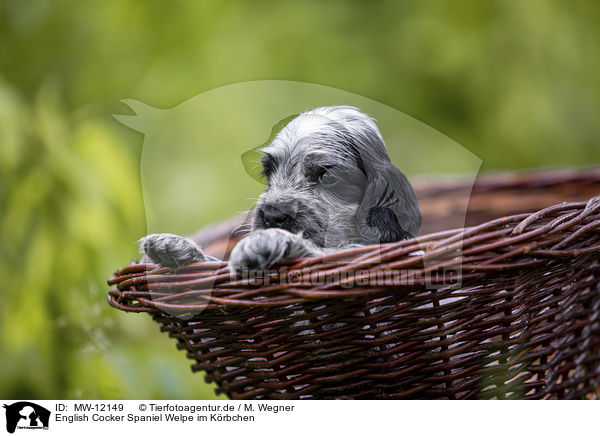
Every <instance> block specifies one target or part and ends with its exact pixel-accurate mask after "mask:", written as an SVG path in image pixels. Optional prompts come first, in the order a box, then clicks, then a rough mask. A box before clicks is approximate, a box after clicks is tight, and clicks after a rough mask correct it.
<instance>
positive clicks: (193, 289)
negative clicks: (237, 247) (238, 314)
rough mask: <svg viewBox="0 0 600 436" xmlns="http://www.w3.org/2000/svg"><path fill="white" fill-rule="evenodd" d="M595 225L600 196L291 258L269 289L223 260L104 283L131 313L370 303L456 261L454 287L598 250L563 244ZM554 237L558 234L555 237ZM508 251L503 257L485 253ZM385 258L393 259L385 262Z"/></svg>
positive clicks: (539, 179) (573, 174)
mask: <svg viewBox="0 0 600 436" xmlns="http://www.w3.org/2000/svg"><path fill="white" fill-rule="evenodd" d="M509 177H512V178H514V179H515V180H516V179H519V177H520V178H521V179H523V178H530V179H533V180H535V182H536V183H538V184H557V183H561V181H564V180H575V179H579V178H585V177H594V178H598V180H600V168H590V169H588V170H585V171H581V170H579V171H569V170H558V171H550V172H534V173H527V174H523V175H520V176H515V175H509ZM491 180H492V182H491V183H490V185H492V186H493V185H494V181H493V177H492V178H491ZM505 183H506V181H505ZM450 189H451V187H450ZM573 226H578V228H577V229H576V230H575V232H574V233H573V234H572V235H571V236H568V237H567V239H566V240H565V237H564V235H562V233H561V232H562V231H563V230H565V229H569V228H573ZM599 226H600V195H599V196H595V197H592V198H591V199H589V200H588V201H579V202H563V203H558V204H555V205H552V206H549V207H546V208H544V209H541V210H539V211H537V212H533V213H522V214H515V215H510V216H506V217H502V218H498V219H494V220H490V221H487V222H484V223H482V224H479V225H476V226H471V227H467V228H458V229H452V230H446V231H441V232H436V233H430V234H426V235H422V236H418V237H417V238H415V239H411V240H404V241H399V242H392V243H386V244H380V245H370V246H364V247H357V248H351V249H347V250H342V251H339V252H336V253H332V254H329V255H325V256H319V257H311V258H301V259H291V260H289V261H287V262H285V263H284V264H282V265H281V266H282V267H283V268H281V269H279V270H278V272H270V273H269V274H270V275H271V276H272V278H276V280H277V281H278V283H277V284H275V285H268V286H260V285H258V284H257V283H256V281H252V280H251V279H242V280H240V279H236V278H233V277H231V276H230V274H229V272H228V270H227V263H226V262H203V263H192V264H189V265H186V266H183V267H180V268H178V269H171V268H165V267H157V266H156V265H152V264H132V265H129V266H126V267H125V268H123V269H121V270H119V271H116V272H115V274H114V275H113V276H112V277H111V278H110V279H109V280H108V283H109V285H113V286H116V287H115V288H114V289H112V290H111V291H110V292H109V295H108V301H109V304H111V305H112V306H113V307H116V308H118V309H121V310H125V311H130V312H158V311H165V312H168V313H173V311H175V312H178V311H181V312H186V311H193V310H198V309H202V310H210V309H224V308H225V309H226V308H231V307H281V306H287V305H292V304H299V303H303V302H309V301H311V302H312V301H315V300H318V299H331V298H349V297H367V296H368V297H370V298H375V297H377V296H384V295H387V294H389V293H390V292H393V293H398V292H410V291H411V290H413V289H418V288H419V287H422V286H424V285H425V286H436V283H434V282H433V281H432V280H434V278H432V277H433V276H432V273H433V272H435V271H437V270H439V269H440V268H443V267H449V266H452V265H453V264H460V267H461V275H460V276H459V277H456V278H455V279H454V280H455V281H456V282H460V281H462V280H464V279H476V278H477V277H484V275H485V274H489V273H491V272H498V273H500V272H505V271H510V270H514V269H517V268H522V267H529V266H534V265H535V264H536V263H541V262H543V261H544V259H548V258H555V259H560V258H572V257H577V256H582V255H586V254H589V253H593V252H600V242H599V243H597V244H593V245H589V246H584V247H579V246H569V241H575V240H576V239H577V238H578V237H580V236H582V235H585V234H586V233H588V232H590V231H594V230H596V229H597V228H598V227H599ZM552 235H561V236H560V237H558V236H557V238H556V239H555V240H553V239H552ZM569 238H570V239H569ZM513 246H514V249H513V250H512V251H510V252H509V253H508V254H507V253H506V252H505V253H502V254H499V255H497V256H495V257H494V256H492V257H490V256H489V255H487V254H489V253H490V252H491V251H494V250H499V249H506V247H513ZM457 250H461V251H460V254H459V255H454V253H455V252H456V251H457ZM486 255H487V257H485V256H486ZM390 259H392V260H393V261H391V262H388V260H390ZM386 262H388V263H386ZM382 269H388V270H393V271H401V272H403V274H401V275H400V277H399V279H398V280H396V281H391V282H389V283H385V284H384V285H382V286H376V287H372V286H367V287H365V286H362V287H360V286H352V283H351V282H345V285H347V286H346V287H345V288H343V289H342V288H340V284H341V283H342V282H340V281H338V282H334V283H332V284H327V285H325V286H320V287H315V286H310V285H309V284H307V282H308V281H309V280H308V279H309V278H310V276H311V274H314V273H315V272H322V273H323V274H324V275H325V276H332V275H333V274H334V273H335V274H341V273H349V272H352V273H354V272H356V271H371V273H372V272H376V271H380V270H382ZM360 277H364V274H363V276H360ZM360 277H358V278H360ZM286 278H287V281H286ZM290 278H293V280H290ZM356 278H357V277H354V278H353V279H352V280H356ZM437 280H442V282H443V283H445V284H446V285H449V286H451V285H452V280H448V278H447V277H442V278H441V279H440V278H439V277H438V278H437ZM192 297H194V298H196V299H197V303H191V304H190V303H189V300H190V298H192Z"/></svg>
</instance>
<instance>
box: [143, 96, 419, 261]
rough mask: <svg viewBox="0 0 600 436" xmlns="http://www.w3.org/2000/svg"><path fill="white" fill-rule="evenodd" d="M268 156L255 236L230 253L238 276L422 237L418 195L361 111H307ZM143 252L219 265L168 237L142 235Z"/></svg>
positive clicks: (264, 161) (151, 258)
mask: <svg viewBox="0 0 600 436" xmlns="http://www.w3.org/2000/svg"><path fill="white" fill-rule="evenodd" d="M262 152H263V156H262V160H261V161H262V165H263V175H264V176H265V178H266V180H267V189H266V190H265V192H264V193H262V194H261V195H260V197H259V199H258V203H257V205H256V207H255V208H254V210H253V212H252V228H251V232H250V233H249V234H248V236H246V237H245V238H244V239H242V240H241V241H240V242H239V243H238V244H237V245H236V246H235V247H234V248H233V251H232V252H231V256H230V259H229V265H230V270H231V272H232V273H239V272H244V271H254V270H265V269H268V268H270V267H271V266H272V265H274V264H276V263H278V262H280V261H282V260H284V259H287V258H294V257H301V256H317V255H322V254H325V253H328V252H331V251H334V250H339V249H342V248H344V247H348V246H352V245H356V244H378V243H383V242H392V241H399V240H402V239H408V238H412V237H414V236H416V234H417V232H418V230H419V227H420V225H421V214H420V212H419V207H418V203H417V198H416V195H415V192H414V191H413V188H412V186H411V185H410V183H409V182H408V180H407V178H406V177H405V176H404V174H403V173H402V172H401V171H400V170H399V169H398V168H396V167H395V166H394V165H393V164H392V163H391V161H390V158H389V156H388V153H387V150H386V147H385V143H384V141H383V138H382V137H381V134H380V132H379V129H378V128H377V126H376V124H375V122H374V121H373V120H372V119H371V118H370V117H368V116H367V115H365V114H364V113H363V112H361V111H360V110H358V109H357V108H355V107H351V106H327V107H320V108H316V109H313V110H311V111H308V112H305V113H302V114H300V115H299V116H297V117H296V118H294V119H293V120H292V121H290V122H289V123H288V124H287V125H286V126H285V127H284V128H283V129H282V130H281V131H280V132H279V133H278V134H277V136H276V137H275V138H274V139H273V141H272V142H271V143H270V144H269V145H267V146H266V147H264V148H263V149H262ZM140 251H141V252H142V254H143V255H144V256H143V259H142V262H144V261H151V262H153V263H157V264H161V265H164V266H170V267H177V266H181V265H185V264H187V263H190V262H196V261H210V260H216V259H215V258H213V257H210V256H207V255H206V254H204V253H203V252H202V250H201V248H200V247H199V246H198V245H196V243H194V241H192V240H191V239H189V238H185V237H182V236H177V235H173V234H170V233H161V234H153V235H148V236H146V237H144V238H142V239H141V240H140Z"/></svg>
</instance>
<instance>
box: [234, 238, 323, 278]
mask: <svg viewBox="0 0 600 436" xmlns="http://www.w3.org/2000/svg"><path fill="white" fill-rule="evenodd" d="M316 252H317V250H316V249H315V247H314V245H312V244H311V243H310V242H309V241H307V240H306V239H302V236H300V235H295V234H293V233H290V232H288V231H287V230H282V229H276V228H269V229H261V230H256V231H254V232H252V233H250V234H249V235H248V236H246V237H245V238H244V239H242V240H241V241H240V242H238V244H237V245H236V246H235V247H234V248H233V250H232V252H231V256H230V258H229V270H230V271H231V272H232V274H235V273H239V272H242V271H264V270H267V269H269V268H270V267H272V266H273V265H275V264H276V263H278V262H281V261H282V260H285V259H288V258H292V257H299V256H306V255H312V254H316Z"/></svg>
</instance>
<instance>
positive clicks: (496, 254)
mask: <svg viewBox="0 0 600 436" xmlns="http://www.w3.org/2000/svg"><path fill="white" fill-rule="evenodd" d="M470 188H471V187H470V186H469V185H468V184H464V183H461V182H456V181H443V180H438V181H435V182H428V183H426V184H419V185H417V186H416V190H417V193H418V196H419V199H420V203H421V208H422V212H423V215H424V218H425V219H424V223H425V224H424V225H425V226H426V227H425V228H424V231H425V232H427V233H426V234H424V235H423V236H420V237H419V238H417V239H416V240H412V241H402V242H398V243H392V244H385V245H383V246H381V247H377V246H371V247H361V248H357V249H352V250H348V251H345V252H341V253H336V254H334V255H330V256H326V257H324V258H319V259H300V260H297V261H294V262H291V264H289V265H288V267H289V268H283V269H281V270H280V271H278V272H273V273H271V275H270V276H269V278H271V279H272V281H271V283H275V284H271V285H269V286H261V285H260V284H253V283H254V282H253V281H252V280H233V281H232V280H231V279H230V277H229V275H228V273H227V269H226V264H225V263H224V262H222V263H204V264H192V265H188V266H186V267H183V268H181V269H179V270H178V271H173V270H169V269H166V268H156V267H155V266H153V265H130V266H127V267H125V268H123V269H122V270H121V271H118V272H116V273H115V275H114V276H113V277H112V278H111V279H110V280H109V284H111V285H116V288H115V289H113V290H111V291H110V293H109V295H108V300H109V303H110V304H111V305H112V306H114V307H116V308H118V309H121V310H124V311H129V312H148V313H151V314H152V316H153V317H154V319H155V320H156V321H157V322H158V323H160V324H161V330H162V331H165V332H168V333H169V335H170V336H171V337H173V338H175V339H177V346H178V348H180V349H184V350H187V355H188V357H189V358H191V359H193V360H194V361H195V363H194V364H193V365H192V370H193V371H204V372H205V373H206V380H207V381H209V382H216V384H217V392H224V393H226V394H227V395H228V396H229V397H231V398H234V399H264V398H272V399H297V398H314V399H328V398H378V399H387V398H423V399H425V398H450V399H454V398H597V397H598V395H599V394H600V390H599V386H600V284H599V282H600V197H598V194H600V169H587V170H580V171H577V172H575V171H564V170H562V171H546V172H536V173H528V174H517V175H514V174H512V175H511V174H498V175H491V176H486V177H481V178H479V179H478V181H477V182H476V184H475V186H474V187H473V191H472V195H471V199H470V201H469V208H468V211H469V213H468V215H467V225H468V226H470V227H467V228H465V229H460V230H447V231H441V232H438V233H429V232H432V231H439V230H442V229H443V228H444V224H445V223H446V222H455V221H456V219H459V220H460V207H459V206H460V204H459V201H458V200H459V199H460V198H462V196H459V195H457V193H462V194H464V192H465V190H466V191H467V192H468V191H469V190H470ZM563 201H567V203H561V202H563ZM463 221H464V219H463ZM234 224H235V220H234V221H233V222H230V223H228V224H227V225H222V226H221V227H220V228H212V229H210V236H209V237H206V236H205V235H206V234H204V239H203V235H202V234H200V235H199V239H203V241H204V242H205V245H208V251H210V250H211V249H212V250H215V251H218V250H217V248H219V247H220V248H219V249H221V248H222V247H223V245H224V244H227V239H228V236H229V234H230V231H231V228H232V226H233V225H234ZM217 236H220V237H217ZM239 236H240V235H234V237H239ZM216 247H217V248H216ZM461 248H462V250H461ZM418 250H424V253H421V254H419V253H418V252H417V253H415V252H416V251H418ZM147 268H148V269H149V271H148V272H147V273H146V272H145V270H146V269H147ZM381 271H388V272H389V271H391V272H393V273H394V275H392V276H390V277H383V279H381V277H379V276H377V274H378V272H381ZM348 272H355V273H356V274H348ZM317 274H320V275H321V276H319V277H320V278H321V279H323V278H324V281H321V284H320V285H315V278H316V275H317ZM376 277H379V279H377V280H374V279H375V278H376ZM369 278H370V280H369ZM200 310H202V311H200ZM190 316H192V317H191V318H189V317H190ZM186 318H187V319H186Z"/></svg>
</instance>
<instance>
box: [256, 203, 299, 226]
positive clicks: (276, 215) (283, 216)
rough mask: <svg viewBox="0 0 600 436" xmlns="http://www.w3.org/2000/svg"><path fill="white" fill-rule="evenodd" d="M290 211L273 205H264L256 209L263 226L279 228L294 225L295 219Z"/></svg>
mask: <svg viewBox="0 0 600 436" xmlns="http://www.w3.org/2000/svg"><path fill="white" fill-rule="evenodd" d="M290 212H291V213H292V214H293V215H295V213H293V212H292V211H288V210H286V209H282V208H279V207H275V206H269V205H265V206H262V207H261V208H260V209H259V210H258V214H259V218H260V220H261V221H262V224H263V226H264V227H265V228H270V227H279V228H280V229H288V230H289V229H292V228H294V227H295V226H296V220H295V219H294V217H293V216H292V214H290Z"/></svg>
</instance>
